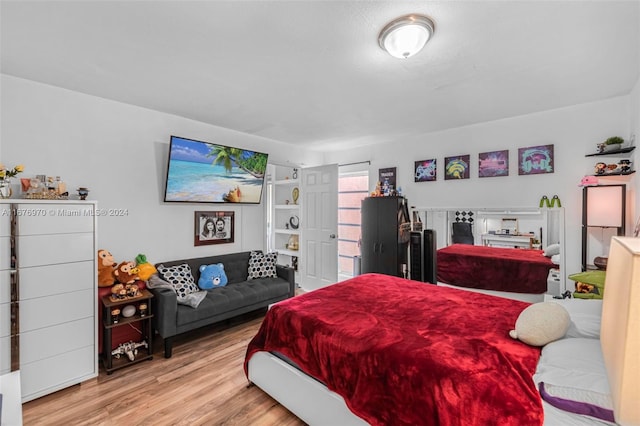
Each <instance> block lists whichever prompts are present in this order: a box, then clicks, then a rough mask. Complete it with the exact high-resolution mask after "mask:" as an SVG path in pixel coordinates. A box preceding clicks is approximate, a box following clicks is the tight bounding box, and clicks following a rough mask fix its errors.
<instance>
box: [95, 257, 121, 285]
mask: <svg viewBox="0 0 640 426" xmlns="http://www.w3.org/2000/svg"><path fill="white" fill-rule="evenodd" d="M116 265H117V263H116V262H114V261H113V255H112V254H111V253H110V252H109V251H108V250H104V249H100V250H98V287H110V286H112V285H113V283H114V282H115V278H114V276H113V271H114V270H115V267H116Z"/></svg>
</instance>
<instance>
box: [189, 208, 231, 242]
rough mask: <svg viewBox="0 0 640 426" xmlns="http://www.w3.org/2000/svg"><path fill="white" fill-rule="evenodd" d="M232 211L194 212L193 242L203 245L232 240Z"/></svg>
mask: <svg viewBox="0 0 640 426" xmlns="http://www.w3.org/2000/svg"><path fill="white" fill-rule="evenodd" d="M233 219H234V212H221V211H211V212H204V211H197V212H195V220H194V222H195V232H194V240H193V244H194V245H195V246H203V245H209V244H224V243H232V242H233V233H234V232H233V231H234V220H233Z"/></svg>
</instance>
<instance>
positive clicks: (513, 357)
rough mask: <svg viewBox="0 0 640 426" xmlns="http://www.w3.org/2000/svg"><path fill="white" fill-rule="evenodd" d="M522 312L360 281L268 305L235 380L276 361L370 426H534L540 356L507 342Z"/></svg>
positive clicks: (395, 283)
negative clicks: (264, 359) (271, 357)
mask: <svg viewBox="0 0 640 426" xmlns="http://www.w3.org/2000/svg"><path fill="white" fill-rule="evenodd" d="M528 305H529V304H528V303H526V302H521V301H514V300H510V299H505V298H500V297H494V296H489V295H484V294H476V293H470V292H467V291H464V290H459V289H455V288H448V287H441V286H435V285H431V284H425V283H421V282H416V281H410V280H405V279H401V278H397V277H392V276H387V275H380V274H365V275H361V276H358V277H355V278H353V279H350V280H347V281H343V282H341V283H338V284H335V285H332V286H329V287H325V288H322V289H319V290H316V291H313V292H310V293H305V294H302V295H300V296H297V297H295V298H292V299H288V300H286V301H283V302H280V303H277V304H275V305H274V306H273V307H272V308H271V309H270V310H269V311H268V312H267V315H266V317H265V319H264V321H263V323H262V326H261V328H260V330H259V332H258V334H257V335H256V336H255V337H254V338H253V339H252V341H251V342H250V344H249V346H248V348H247V354H246V359H245V372H247V374H248V377H249V379H250V380H251V377H252V373H251V371H250V370H251V365H252V358H257V356H258V355H259V354H263V353H276V354H278V356H279V357H280V358H283V359H286V360H287V361H288V362H289V363H290V364H293V365H295V366H296V369H299V370H301V371H302V372H304V373H305V375H308V376H310V377H312V378H314V379H315V380H317V381H318V382H320V383H321V384H322V385H323V386H326V388H328V389H329V390H330V391H332V392H334V393H335V394H337V395H340V396H341V397H342V398H343V399H344V402H345V403H346V406H347V407H348V409H349V410H350V411H351V413H353V414H355V416H357V417H358V418H360V419H363V420H364V421H366V422H367V423H369V424H371V425H380V426H382V425H384V426H386V425H392V424H393V425H423V424H427V425H429V424H433V425H465V426H468V425H483V426H484V425H488V424H500V425H541V424H542V421H543V409H542V403H541V400H540V396H539V394H538V391H537V390H536V387H535V385H534V382H533V380H532V376H533V374H534V372H535V370H536V364H537V362H538V358H539V356H540V349H539V348H535V347H531V346H528V345H525V344H523V343H521V342H519V341H516V340H513V339H511V338H510V337H509V335H508V332H509V330H510V329H512V328H513V326H514V324H515V321H516V319H517V317H518V315H519V314H520V312H521V311H522V310H523V309H524V308H525V307H526V306H528ZM254 368H256V367H254ZM282 377H283V376H278V375H275V376H273V379H272V380H266V381H265V382H266V383H267V384H269V382H271V381H273V380H285V379H283V378H282ZM259 386H260V387H262V385H260V384H259ZM283 386H284V388H285V391H284V392H285V393H284V394H285V396H286V397H285V399H288V398H289V399H290V398H295V397H296V395H295V391H294V390H293V388H287V385H286V384H285V385H283ZM263 389H264V388H263ZM267 392H269V391H268V390H267ZM276 399H278V398H277V397H276ZM281 402H282V403H283V405H285V406H287V403H285V402H283V401H281ZM311 403H312V404H313V401H312V402H311ZM287 408H289V409H290V410H291V411H293V412H294V413H296V414H297V413H298V412H297V411H296V410H295V408H292V407H287ZM303 420H304V418H303Z"/></svg>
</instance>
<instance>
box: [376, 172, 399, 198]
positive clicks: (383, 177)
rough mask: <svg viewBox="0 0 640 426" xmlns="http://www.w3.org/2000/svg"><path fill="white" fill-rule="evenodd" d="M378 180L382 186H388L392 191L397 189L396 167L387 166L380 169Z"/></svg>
mask: <svg viewBox="0 0 640 426" xmlns="http://www.w3.org/2000/svg"><path fill="white" fill-rule="evenodd" d="M378 181H379V182H380V187H381V188H385V186H386V187H387V188H388V189H389V191H390V192H391V191H393V190H395V189H397V188H396V168H395V167H387V168H386V169H379V170H378Z"/></svg>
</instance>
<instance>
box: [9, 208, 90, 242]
mask: <svg viewBox="0 0 640 426" xmlns="http://www.w3.org/2000/svg"><path fill="white" fill-rule="evenodd" d="M94 209H95V206H94V205H93V204H19V205H18V206H17V209H16V212H17V213H18V217H17V222H18V231H17V233H18V235H39V234H66V233H75V232H93V227H94V219H95V215H94V214H93V213H94Z"/></svg>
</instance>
